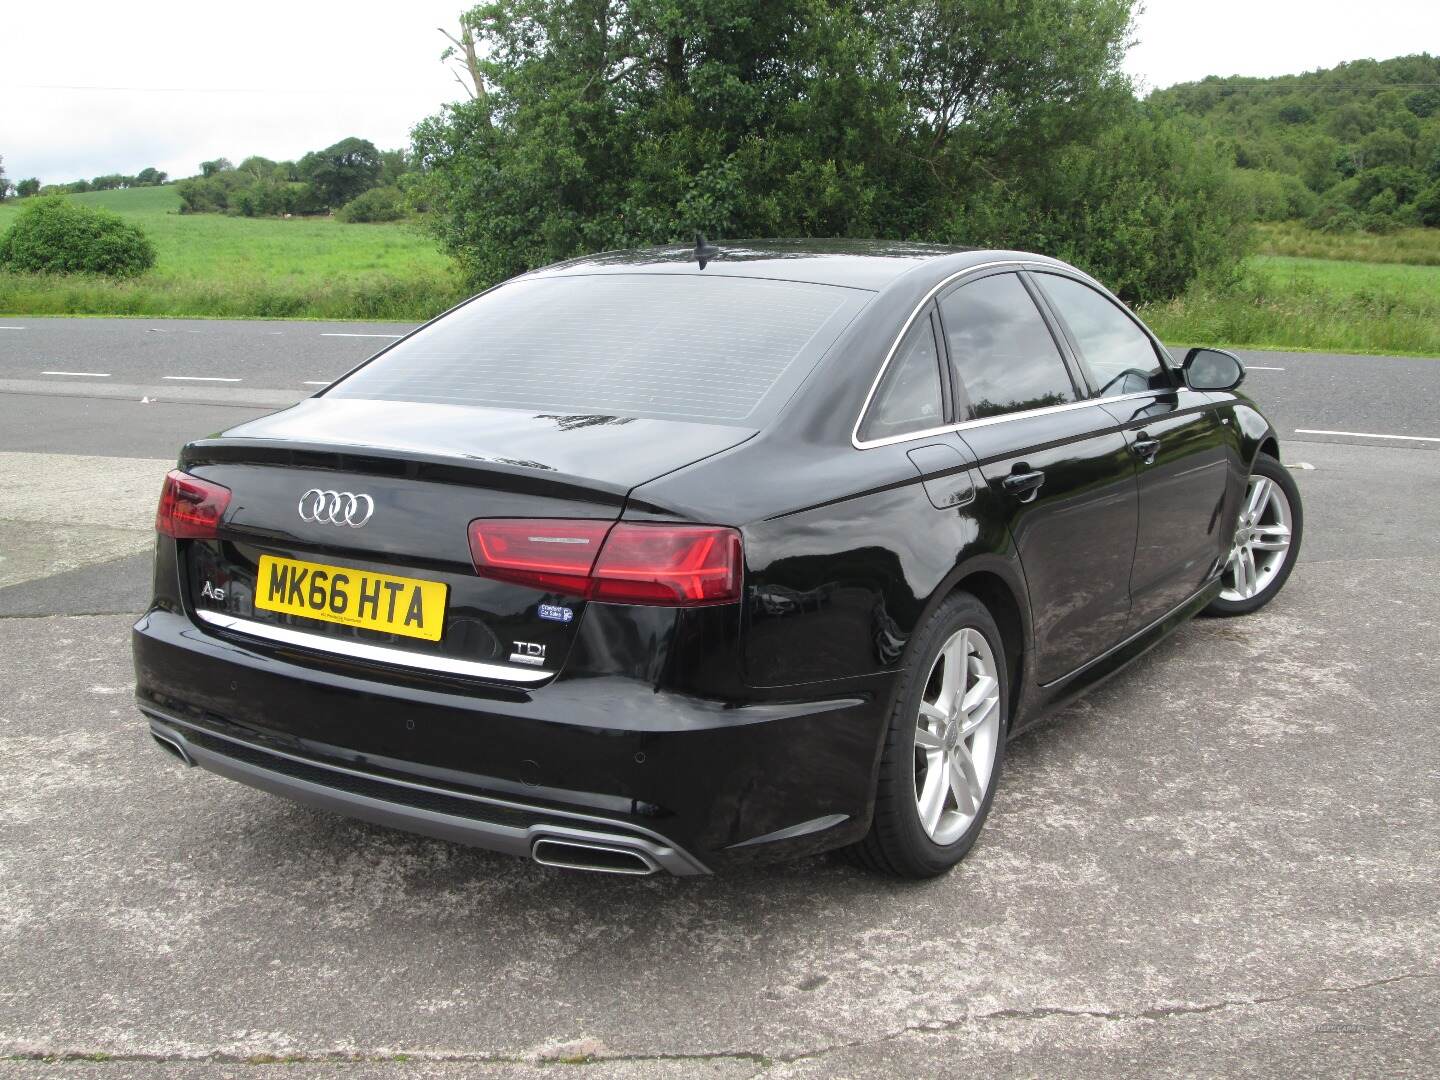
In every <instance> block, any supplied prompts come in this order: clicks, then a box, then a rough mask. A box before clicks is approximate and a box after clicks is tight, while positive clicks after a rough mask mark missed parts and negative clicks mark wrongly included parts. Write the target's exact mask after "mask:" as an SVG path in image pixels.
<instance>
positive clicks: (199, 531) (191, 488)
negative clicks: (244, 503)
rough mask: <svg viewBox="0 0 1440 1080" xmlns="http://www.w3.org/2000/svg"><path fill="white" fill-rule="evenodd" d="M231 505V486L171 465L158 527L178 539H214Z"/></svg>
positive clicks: (158, 515)
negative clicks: (221, 519)
mask: <svg viewBox="0 0 1440 1080" xmlns="http://www.w3.org/2000/svg"><path fill="white" fill-rule="evenodd" d="M229 505H230V489H229V488H227V487H221V486H220V485H219V484H212V483H210V481H208V480H201V479H200V478H199V477H198V476H191V475H190V474H189V473H185V472H181V471H180V470H179V469H171V470H170V472H168V473H167V474H166V475H165V485H164V486H163V487H162V488H161V489H160V507H159V509H158V510H156V511H155V529H156V531H157V532H160V533H162V534H163V535H165V536H173V537H174V538H175V539H176V540H210V539H214V537H215V536H216V535H217V533H218V531H219V528H220V518H221V517H223V516H224V514H225V508H226V507H227V506H229Z"/></svg>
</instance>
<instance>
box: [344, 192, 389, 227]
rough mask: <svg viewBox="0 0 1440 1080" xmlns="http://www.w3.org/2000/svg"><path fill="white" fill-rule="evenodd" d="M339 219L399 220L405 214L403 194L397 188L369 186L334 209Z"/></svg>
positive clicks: (349, 220)
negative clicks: (366, 189) (362, 192)
mask: <svg viewBox="0 0 1440 1080" xmlns="http://www.w3.org/2000/svg"><path fill="white" fill-rule="evenodd" d="M335 216H336V217H337V218H339V219H340V220H341V221H348V222H372V221H399V220H400V219H401V218H402V217H404V216H405V196H404V195H402V194H401V192H400V189H399V188H395V187H377V188H371V189H370V190H369V191H367V192H365V193H364V194H361V195H357V196H355V198H353V199H351V200H350V201H349V202H348V203H346V204H345V205H344V206H342V207H341V208H340V209H339V210H337V211H335Z"/></svg>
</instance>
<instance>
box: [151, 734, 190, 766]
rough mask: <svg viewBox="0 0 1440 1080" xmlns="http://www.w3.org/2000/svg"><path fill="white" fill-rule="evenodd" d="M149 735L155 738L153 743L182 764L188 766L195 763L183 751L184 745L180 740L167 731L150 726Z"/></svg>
mask: <svg viewBox="0 0 1440 1080" xmlns="http://www.w3.org/2000/svg"><path fill="white" fill-rule="evenodd" d="M150 737H151V738H152V739H154V740H155V745H156V746H158V747H160V749H161V750H164V751H165V752H166V753H167V754H170V755H172V756H173V757H177V758H179V759H180V763H181V764H182V765H185V766H187V767H188V766H192V765H194V764H195V762H194V761H192V760H191V758H190V755H189V754H187V753H186V752H185V747H184V745H183V744H182V743H181V742H180V740H179V739H177V738H175V737H174V736H172V735H170V734H169V733H168V732H163V731H159V730H158V729H156V728H153V727H152V728H151V729H150Z"/></svg>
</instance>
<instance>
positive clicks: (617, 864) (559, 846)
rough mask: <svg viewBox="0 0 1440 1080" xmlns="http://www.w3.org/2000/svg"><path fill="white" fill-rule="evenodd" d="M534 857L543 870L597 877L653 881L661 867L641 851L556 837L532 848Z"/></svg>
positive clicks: (540, 840)
mask: <svg viewBox="0 0 1440 1080" xmlns="http://www.w3.org/2000/svg"><path fill="white" fill-rule="evenodd" d="M530 857H531V858H532V859H534V860H535V861H536V862H537V863H539V864H540V865H541V866H554V867H558V868H559V869H561V870H590V871H593V872H595V873H597V874H627V875H630V876H631V877H649V876H650V875H651V874H654V873H656V872H658V871H659V869H660V864H659V863H657V862H656V861H655V860H654V859H652V858H651V857H650V856H649V855H648V854H646V853H645V852H643V851H641V850H639V849H638V848H629V847H621V846H619V845H617V844H596V843H592V842H590V841H588V840H572V839H568V838H565V839H562V838H560V837H554V836H542V837H541V838H540V839H538V840H536V841H535V843H534V844H533V845H531V847H530Z"/></svg>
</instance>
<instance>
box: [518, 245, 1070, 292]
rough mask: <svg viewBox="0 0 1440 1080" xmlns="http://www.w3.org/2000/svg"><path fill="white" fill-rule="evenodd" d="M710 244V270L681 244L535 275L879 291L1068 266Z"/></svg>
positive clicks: (965, 253) (943, 251) (893, 248)
mask: <svg viewBox="0 0 1440 1080" xmlns="http://www.w3.org/2000/svg"><path fill="white" fill-rule="evenodd" d="M711 245H712V246H713V247H714V248H715V249H716V250H715V251H714V253H712V254H710V255H709V258H708V261H707V265H706V267H705V269H704V271H702V270H701V269H700V266H699V262H698V260H697V259H696V251H695V248H694V247H693V246H684V245H674V246H671V247H658V248H642V249H636V250H629V251H605V252H601V253H600V254H598V255H585V256H582V257H580V258H578V259H571V260H569V261H567V262H562V263H556V264H555V265H553V266H547V267H544V268H542V269H540V270H536V271H534V274H533V275H532V276H573V275H579V274H634V273H645V274H696V273H701V272H704V273H709V274H715V275H717V276H718V275H723V276H726V277H749V278H774V279H778V280H782V281H809V282H814V283H816V284H820V285H839V286H845V287H848V288H854V289H874V290H878V289H883V288H885V286H887V285H889V284H891V283H892V282H894V281H895V280H896V279H897V278H900V277H903V276H904V275H906V274H908V273H910V272H911V271H914V270H918V269H920V268H922V267H924V268H926V269H928V270H929V271H931V272H932V273H934V275H935V276H936V278H937V280H938V279H940V278H941V277H943V276H944V275H948V274H951V273H954V272H955V271H958V270H963V269H965V268H967V267H969V266H974V265H977V264H980V263H986V262H1002V261H1004V262H1009V261H1013V260H1024V261H1029V262H1044V263H1050V264H1052V265H1056V266H1064V265H1065V264H1064V263H1060V262H1058V260H1055V259H1051V258H1049V257H1047V256H1044V255H1033V254H1029V253H1026V252H1020V251H996V250H991V249H985V248H963V247H945V246H943V245H939V244H914V243H908V242H905V241H899V240H734V241H711ZM927 276H928V275H927Z"/></svg>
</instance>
